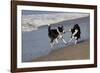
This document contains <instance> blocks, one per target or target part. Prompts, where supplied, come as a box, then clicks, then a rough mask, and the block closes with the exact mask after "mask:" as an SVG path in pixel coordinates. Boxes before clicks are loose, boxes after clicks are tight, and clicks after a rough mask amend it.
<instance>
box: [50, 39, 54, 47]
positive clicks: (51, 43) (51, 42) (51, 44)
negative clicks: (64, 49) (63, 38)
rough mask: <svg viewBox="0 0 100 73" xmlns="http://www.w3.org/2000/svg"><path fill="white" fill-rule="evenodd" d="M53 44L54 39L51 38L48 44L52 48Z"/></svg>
mask: <svg viewBox="0 0 100 73" xmlns="http://www.w3.org/2000/svg"><path fill="white" fill-rule="evenodd" d="M53 45H54V40H53V39H52V40H51V41H50V46H51V48H53Z"/></svg>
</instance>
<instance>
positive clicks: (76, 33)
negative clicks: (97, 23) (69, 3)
mask: <svg viewBox="0 0 100 73" xmlns="http://www.w3.org/2000/svg"><path fill="white" fill-rule="evenodd" d="M69 31H71V33H72V34H71V38H70V40H69V41H68V42H71V41H72V40H73V39H75V44H77V41H78V39H79V38H80V35H81V30H80V26H79V25H78V24H75V25H74V27H73V28H72V29H70V30H69Z"/></svg>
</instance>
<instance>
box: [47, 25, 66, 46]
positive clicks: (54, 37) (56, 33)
mask: <svg viewBox="0 0 100 73" xmlns="http://www.w3.org/2000/svg"><path fill="white" fill-rule="evenodd" d="M64 33H65V32H64V28H63V26H58V27H57V29H51V26H50V25H49V26H48V36H49V38H50V40H51V41H50V45H51V47H53V45H54V44H55V42H56V43H57V44H58V39H62V41H63V42H64V43H65V44H67V42H66V41H65V40H64V38H63V34H64Z"/></svg>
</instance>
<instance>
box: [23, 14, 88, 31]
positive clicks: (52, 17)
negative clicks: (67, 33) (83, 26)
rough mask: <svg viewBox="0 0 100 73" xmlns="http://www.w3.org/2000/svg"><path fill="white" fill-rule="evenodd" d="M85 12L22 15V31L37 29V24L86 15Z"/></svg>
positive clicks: (52, 22)
mask: <svg viewBox="0 0 100 73" xmlns="http://www.w3.org/2000/svg"><path fill="white" fill-rule="evenodd" d="M87 16H89V14H86V13H48V14H31V15H22V31H32V30H37V28H38V27H39V26H42V25H48V24H54V23H58V22H62V21H65V20H66V21H67V20H72V19H77V18H82V17H87Z"/></svg>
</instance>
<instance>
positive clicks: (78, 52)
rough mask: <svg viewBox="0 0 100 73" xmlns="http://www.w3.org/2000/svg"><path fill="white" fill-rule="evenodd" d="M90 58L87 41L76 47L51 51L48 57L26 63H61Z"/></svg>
mask: <svg viewBox="0 0 100 73" xmlns="http://www.w3.org/2000/svg"><path fill="white" fill-rule="evenodd" d="M89 58H90V46H89V41H84V42H81V43H78V44H77V45H69V46H65V47H64V48H60V49H56V50H52V51H51V52H50V53H49V54H48V55H46V56H42V57H38V58H36V59H32V60H31V61H27V62H39V61H61V60H83V59H89Z"/></svg>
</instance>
